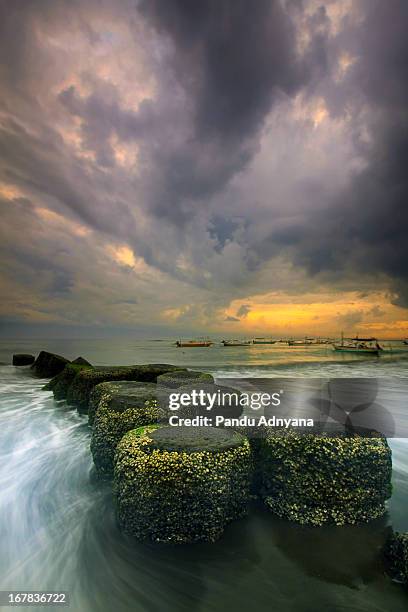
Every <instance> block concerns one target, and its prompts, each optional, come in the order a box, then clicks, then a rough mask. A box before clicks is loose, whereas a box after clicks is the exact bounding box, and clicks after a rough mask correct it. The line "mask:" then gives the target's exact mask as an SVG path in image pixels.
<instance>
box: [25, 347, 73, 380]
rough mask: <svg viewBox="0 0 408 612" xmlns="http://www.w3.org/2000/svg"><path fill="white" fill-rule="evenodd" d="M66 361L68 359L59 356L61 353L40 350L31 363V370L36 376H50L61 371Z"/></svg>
mask: <svg viewBox="0 0 408 612" xmlns="http://www.w3.org/2000/svg"><path fill="white" fill-rule="evenodd" d="M68 363H70V361H69V360H68V359H65V357H61V355H55V354H54V353H48V352H47V351H41V353H40V354H39V355H38V357H37V359H36V360H35V361H34V363H33V364H32V366H31V370H32V372H33V374H34V376H38V378H52V377H53V376H56V375H57V374H59V373H60V372H62V370H63V369H64V368H65V366H66V365H67V364H68Z"/></svg>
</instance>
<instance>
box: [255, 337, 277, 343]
mask: <svg viewBox="0 0 408 612" xmlns="http://www.w3.org/2000/svg"><path fill="white" fill-rule="evenodd" d="M275 342H276V340H272V338H254V339H253V340H252V344H275Z"/></svg>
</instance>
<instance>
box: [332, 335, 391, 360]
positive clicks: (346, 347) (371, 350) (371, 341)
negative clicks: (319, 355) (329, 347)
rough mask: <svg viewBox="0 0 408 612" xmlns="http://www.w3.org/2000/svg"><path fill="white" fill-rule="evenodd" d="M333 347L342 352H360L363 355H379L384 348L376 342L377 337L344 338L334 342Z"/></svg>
mask: <svg viewBox="0 0 408 612" xmlns="http://www.w3.org/2000/svg"><path fill="white" fill-rule="evenodd" d="M333 349H334V350H335V351H339V352H342V353H361V354H365V355H379V354H380V352H381V351H383V350H384V349H383V348H382V346H380V344H379V343H378V340H377V338H359V337H358V336H357V337H356V338H344V336H343V334H342V335H341V342H340V343H336V342H335V343H334V344H333Z"/></svg>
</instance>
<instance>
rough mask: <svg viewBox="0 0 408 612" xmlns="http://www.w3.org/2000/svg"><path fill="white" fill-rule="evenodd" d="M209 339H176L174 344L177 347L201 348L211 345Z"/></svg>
mask: <svg viewBox="0 0 408 612" xmlns="http://www.w3.org/2000/svg"><path fill="white" fill-rule="evenodd" d="M212 344H213V342H211V340H177V342H176V346H177V347H179V348H202V347H207V346H211V345H212Z"/></svg>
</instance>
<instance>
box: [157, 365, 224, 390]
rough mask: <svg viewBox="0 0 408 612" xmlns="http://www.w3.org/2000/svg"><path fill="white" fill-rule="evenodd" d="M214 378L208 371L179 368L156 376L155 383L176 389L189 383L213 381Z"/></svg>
mask: <svg viewBox="0 0 408 612" xmlns="http://www.w3.org/2000/svg"><path fill="white" fill-rule="evenodd" d="M213 382H214V378H213V377H212V376H211V374H209V373H208V372H198V371H196V370H179V371H176V372H166V374H162V375H161V376H158V378H157V384H158V385H161V386H162V387H165V388H169V389H177V388H178V387H181V386H183V385H186V384H189V383H213Z"/></svg>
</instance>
